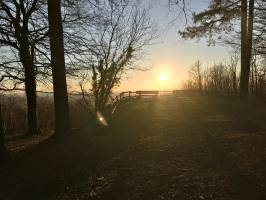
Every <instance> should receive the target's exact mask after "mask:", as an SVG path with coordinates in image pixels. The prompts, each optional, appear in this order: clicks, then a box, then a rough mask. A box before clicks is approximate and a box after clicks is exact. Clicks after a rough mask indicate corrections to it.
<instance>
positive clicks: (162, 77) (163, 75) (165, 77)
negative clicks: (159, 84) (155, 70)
mask: <svg viewBox="0 0 266 200" xmlns="http://www.w3.org/2000/svg"><path fill="white" fill-rule="evenodd" d="M168 79H169V76H168V74H167V73H166V72H163V73H161V75H160V80H161V81H167V80H168Z"/></svg>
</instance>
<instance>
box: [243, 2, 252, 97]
mask: <svg viewBox="0 0 266 200" xmlns="http://www.w3.org/2000/svg"><path fill="white" fill-rule="evenodd" d="M253 15H254V0H250V1H249V9H248V3H247V0H242V1H241V75H240V98H241V99H247V98H248V90H249V87H248V86H249V73H250V61H251V53H252V35H253V34H252V33H253V17H254V16H253Z"/></svg>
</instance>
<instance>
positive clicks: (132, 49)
mask: <svg viewBox="0 0 266 200" xmlns="http://www.w3.org/2000/svg"><path fill="white" fill-rule="evenodd" d="M116 3H117V2H116ZM93 14H94V15H95V16H97V17H95V19H94V21H93V23H87V24H86V25H85V26H81V27H82V28H79V35H78V36H77V37H75V40H74V41H73V42H74V44H75V46H76V47H78V50H77V51H78V52H80V54H79V55H78V56H75V59H76V60H78V61H81V62H82V63H83V64H82V66H81V67H80V71H81V72H82V73H84V71H87V72H88V73H86V74H87V75H88V79H89V80H90V83H91V87H92V93H93V95H94V99H95V100H94V106H95V109H96V110H99V111H102V110H103V109H104V108H105V106H106V105H107V103H108V102H109V100H110V97H111V95H112V90H113V88H114V87H116V86H117V85H119V83H120V80H121V78H122V77H123V75H124V74H125V73H126V72H128V71H129V70H134V69H143V68H141V67H140V68H138V67H136V66H135V65H133V64H134V63H135V62H136V61H137V60H138V59H140V58H141V57H142V56H143V50H144V48H145V47H146V46H148V45H150V44H151V41H152V40H153V39H155V38H156V36H157V34H156V32H155V31H156V27H155V26H154V24H153V23H152V22H151V20H150V18H149V17H148V13H147V11H146V10H145V9H139V8H138V7H136V6H132V4H130V3H129V2H127V1H123V3H121V4H113V2H109V1H107V2H106V3H105V4H102V5H100V6H98V7H97V8H95V10H94V12H93ZM81 34H82V35H81ZM77 44H78V45H77Z"/></svg>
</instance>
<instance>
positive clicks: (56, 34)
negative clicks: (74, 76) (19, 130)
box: [48, 0, 70, 133]
mask: <svg viewBox="0 0 266 200" xmlns="http://www.w3.org/2000/svg"><path fill="white" fill-rule="evenodd" d="M48 19H49V28H50V35H49V36H50V46H51V60H52V73H53V89H54V107H55V132H56V133H61V132H67V131H69V129H70V123H69V110H68V96H67V85H66V68H65V59H64V41H63V27H62V19H61V1H60V0H48Z"/></svg>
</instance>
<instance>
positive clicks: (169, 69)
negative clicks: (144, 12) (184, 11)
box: [116, 0, 229, 91]
mask: <svg viewBox="0 0 266 200" xmlns="http://www.w3.org/2000/svg"><path fill="white" fill-rule="evenodd" d="M167 1H168V0H158V1H157V4H155V3H154V4H153V6H152V8H151V9H150V14H151V17H152V19H153V20H154V21H155V22H156V23H158V27H159V29H160V31H161V32H163V33H162V34H161V36H160V38H159V39H158V41H157V42H156V44H155V45H153V46H151V47H149V48H148V53H147V56H146V58H145V59H144V60H143V61H141V62H140V63H139V65H144V66H148V67H150V68H151V69H150V70H148V71H144V72H143V71H134V72H131V73H128V74H127V75H126V77H125V78H124V79H123V81H122V84H121V85H120V87H118V88H116V90H117V91H125V90H133V91H134V90H152V89H154V90H157V89H159V90H168V89H169V90H172V89H178V88H180V87H181V86H182V83H183V82H184V81H185V80H186V78H187V76H188V70H189V67H190V66H191V65H192V64H193V63H194V62H195V61H196V60H197V59H199V60H201V61H202V62H203V63H204V64H206V65H207V64H209V65H210V64H212V63H213V62H219V61H221V60H224V59H226V58H227V57H228V54H229V49H226V48H225V47H223V46H221V45H217V46H214V47H213V46H211V47H209V46H207V44H206V42H205V41H204V39H202V40H200V41H196V40H189V41H187V40H184V39H182V38H180V36H179V34H178V30H182V29H183V27H184V25H185V20H184V18H182V17H179V18H178V19H177V20H175V21H174V22H172V23H171V21H173V19H175V18H176V13H174V12H170V13H169V8H168V7H167V6H166V5H167ZM153 2H154V0H153ZM207 3H208V1H198V0H191V1H190V8H191V9H192V10H194V11H197V10H202V9H204V8H206V4H207ZM162 74H167V76H168V77H167V80H161V78H160V77H161V76H162Z"/></svg>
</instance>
